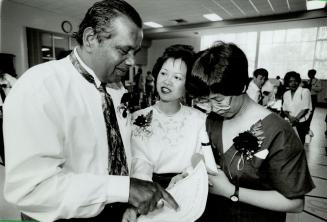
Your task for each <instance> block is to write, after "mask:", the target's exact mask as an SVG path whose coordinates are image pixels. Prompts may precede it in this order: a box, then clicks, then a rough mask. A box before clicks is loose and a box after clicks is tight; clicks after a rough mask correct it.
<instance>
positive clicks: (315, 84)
mask: <svg viewBox="0 0 327 222" xmlns="http://www.w3.org/2000/svg"><path fill="white" fill-rule="evenodd" d="M316 73H317V71H316V70H315V69H310V70H309V71H308V77H309V81H308V87H309V90H310V93H311V102H312V112H311V115H310V118H309V122H308V125H309V127H310V123H311V120H312V117H313V113H314V111H315V109H316V106H317V103H318V94H319V93H320V92H321V91H322V86H321V81H320V80H319V79H317V78H316V77H315V76H316Z"/></svg>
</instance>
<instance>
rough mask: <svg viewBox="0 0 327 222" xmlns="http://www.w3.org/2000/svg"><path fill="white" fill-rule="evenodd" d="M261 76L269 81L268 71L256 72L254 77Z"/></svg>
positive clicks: (259, 70) (260, 70) (262, 69)
mask: <svg viewBox="0 0 327 222" xmlns="http://www.w3.org/2000/svg"><path fill="white" fill-rule="evenodd" d="M259 75H260V76H263V77H265V79H268V71H267V70H266V69H264V68H259V69H256V70H254V72H253V76H254V77H258V76H259Z"/></svg>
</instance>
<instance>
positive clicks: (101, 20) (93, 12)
mask: <svg viewBox="0 0 327 222" xmlns="http://www.w3.org/2000/svg"><path fill="white" fill-rule="evenodd" d="M119 16H126V17H128V18H129V19H131V20H132V21H133V22H134V23H135V24H136V25H137V26H138V27H139V28H142V19H141V17H140V15H139V13H138V12H137V11H136V10H135V8H133V7H132V6H131V5H130V4H128V3H127V2H125V1H123V0H103V1H100V2H96V3H95V4H94V5H93V6H92V7H91V8H89V9H88V11H87V12H86V14H85V17H84V19H83V21H82V22H81V24H80V25H79V30H78V31H77V32H76V33H74V38H75V39H76V41H77V42H78V44H79V45H83V32H84V30H85V29H86V28H87V27H91V28H93V30H94V33H95V34H101V33H102V32H104V31H105V28H106V27H108V26H110V25H111V22H112V21H113V19H115V18H117V17H119ZM98 40H99V42H101V41H102V38H101V35H98Z"/></svg>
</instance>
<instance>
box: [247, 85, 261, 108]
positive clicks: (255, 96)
mask: <svg viewBox="0 0 327 222" xmlns="http://www.w3.org/2000/svg"><path fill="white" fill-rule="evenodd" d="M246 93H247V94H248V96H249V97H250V98H251V99H252V100H253V101H255V102H256V103H258V102H259V98H260V88H259V87H258V86H257V84H255V83H254V81H253V80H252V81H251V82H250V83H249V86H248V89H247V90H246Z"/></svg>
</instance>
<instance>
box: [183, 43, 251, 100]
mask: <svg viewBox="0 0 327 222" xmlns="http://www.w3.org/2000/svg"><path fill="white" fill-rule="evenodd" d="M195 57H196V60H195V62H194V65H193V68H192V72H191V75H189V79H187V81H186V83H187V84H186V90H187V92H188V93H189V94H191V95H192V96H193V97H197V96H207V95H209V94H210V93H220V94H222V95H225V96H230V95H240V94H242V93H244V92H245V90H246V88H247V85H248V82H249V75H248V61H247V58H246V55H245V54H244V52H243V51H242V50H241V49H240V48H239V47H237V46H236V45H235V44H232V43H224V42H221V41H219V42H216V43H215V44H214V45H213V46H212V47H210V48H208V49H206V50H203V51H200V52H199V53H197V55H196V56H195Z"/></svg>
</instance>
